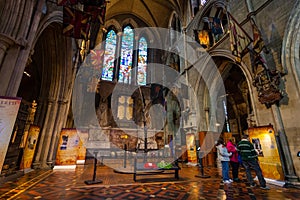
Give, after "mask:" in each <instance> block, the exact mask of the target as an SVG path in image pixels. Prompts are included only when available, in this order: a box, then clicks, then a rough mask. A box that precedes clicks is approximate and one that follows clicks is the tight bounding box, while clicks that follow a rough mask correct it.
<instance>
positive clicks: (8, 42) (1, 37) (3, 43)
mask: <svg viewBox="0 0 300 200" xmlns="http://www.w3.org/2000/svg"><path fill="white" fill-rule="evenodd" d="M14 44H17V41H16V40H15V39H14V38H12V37H10V36H8V35H5V34H3V33H0V49H2V50H3V51H6V50H7V49H8V47H10V46H12V45H14Z"/></svg>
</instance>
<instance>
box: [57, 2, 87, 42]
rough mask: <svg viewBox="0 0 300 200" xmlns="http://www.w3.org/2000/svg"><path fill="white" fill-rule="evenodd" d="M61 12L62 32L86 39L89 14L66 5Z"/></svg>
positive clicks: (69, 35)
mask: <svg viewBox="0 0 300 200" xmlns="http://www.w3.org/2000/svg"><path fill="white" fill-rule="evenodd" d="M63 12H64V14H63V34H64V35H65V36H68V37H73V38H75V39H87V36H88V33H89V29H90V24H89V18H90V15H89V14H87V13H84V12H82V11H79V10H76V9H73V8H69V7H66V6H64V8H63Z"/></svg>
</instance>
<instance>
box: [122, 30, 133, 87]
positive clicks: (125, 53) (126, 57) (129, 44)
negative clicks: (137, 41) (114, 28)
mask: <svg viewBox="0 0 300 200" xmlns="http://www.w3.org/2000/svg"><path fill="white" fill-rule="evenodd" d="M133 38H134V33H133V29H132V28H131V27H129V26H127V27H125V28H124V31H123V36H122V43H121V63H120V71H119V82H122V83H131V69H132V55H133Z"/></svg>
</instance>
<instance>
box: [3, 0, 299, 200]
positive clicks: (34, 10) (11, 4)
mask: <svg viewBox="0 0 300 200" xmlns="http://www.w3.org/2000/svg"><path fill="white" fill-rule="evenodd" d="M0 16H1V18H0V24H1V26H0V47H1V48H0V85H1V87H0V128H1V129H0V131H1V133H0V137H1V140H0V158H1V160H0V183H1V182H5V181H7V180H10V179H14V178H16V177H20V176H24V175H25V174H26V173H27V171H39V170H53V169H56V168H57V167H63V166H77V165H80V164H79V161H81V162H83V163H85V164H86V163H90V162H92V161H93V159H95V161H94V162H95V163H97V160H98V162H100V161H101V163H102V164H104V165H106V166H109V167H112V168H114V169H115V170H117V171H122V170H125V171H126V173H127V172H128V170H129V171H130V170H131V169H130V167H131V165H133V168H134V171H133V173H134V174H135V172H136V171H135V170H136V169H138V166H139V164H147V163H148V164H149V163H150V161H151V162H152V163H154V162H156V164H157V163H159V164H162V159H164V161H166V162H168V163H171V164H170V165H171V168H172V167H174V165H173V163H176V164H177V163H178V162H182V163H188V164H191V165H198V164H199V160H201V162H202V161H203V163H202V164H201V165H203V166H204V167H206V168H214V169H215V168H216V169H217V168H218V159H217V156H216V155H217V153H216V149H215V147H214V146H215V141H217V140H218V138H220V137H221V138H223V139H224V140H225V141H227V140H228V139H229V138H231V137H234V138H235V139H236V141H240V140H241V138H242V136H243V135H244V134H248V135H249V136H250V138H251V141H252V142H257V146H255V147H257V148H258V149H259V150H262V152H263V153H262V154H261V155H260V156H259V161H260V165H261V166H262V168H263V173H264V175H265V177H266V178H269V179H270V180H271V181H281V182H283V183H284V185H285V186H292V187H299V185H300V182H299V181H300V178H299V176H300V159H299V155H300V153H299V152H300V149H299V144H298V142H299V141H300V125H299V121H298V119H297V117H296V116H297V115H298V114H300V109H299V107H300V101H299V93H300V70H299V67H300V65H299V63H300V59H299V58H300V50H299V47H300V39H299V38H300V31H299V30H300V29H299V25H300V20H299V18H300V2H299V0H290V1H288V2H287V1H283V0H263V1H262V0H260V1H258V0H243V1H239V0H26V2H25V1H21V0H9V1H8V0H0ZM200 155H201V156H200ZM146 158H147V159H148V162H146ZM154 160H155V161H154ZM133 161H134V162H133ZM158 161H161V162H158ZM136 162H137V163H136ZM126 165H127V167H126ZM166 166H167V164H166ZM177 166H178V165H177ZM148 167H149V166H148ZM125 168H126V169H125ZM165 169H166V168H165ZM179 171H183V168H181V170H179ZM176 173H178V170H177V171H176V170H175V177H176ZM179 173H180V172H179ZM184 173H187V172H184ZM177 176H178V174H177ZM9 177H12V178H9ZM177 178H178V177H177ZM0 197H1V196H0ZM24 198H25V197H24ZM183 199H184V198H183ZM233 199H234V198H233Z"/></svg>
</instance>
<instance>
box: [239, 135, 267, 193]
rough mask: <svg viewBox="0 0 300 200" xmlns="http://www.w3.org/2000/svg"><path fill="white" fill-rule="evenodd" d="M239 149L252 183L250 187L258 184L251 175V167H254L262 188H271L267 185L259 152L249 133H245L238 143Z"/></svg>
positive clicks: (248, 177)
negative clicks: (258, 157)
mask: <svg viewBox="0 0 300 200" xmlns="http://www.w3.org/2000/svg"><path fill="white" fill-rule="evenodd" d="M237 150H238V151H239V152H240V154H241V156H242V160H243V162H242V165H243V166H244V167H245V170H246V175H247V179H248V181H249V183H250V187H255V186H256V184H255V182H254V180H253V177H252V175H251V168H252V169H254V171H255V173H256V175H257V178H258V181H259V184H260V188H261V189H264V190H269V189H270V188H269V187H267V185H266V180H265V178H264V176H263V174H262V171H261V168H260V166H259V163H258V159H257V152H256V151H255V149H254V146H253V144H252V143H251V142H250V141H249V136H248V135H243V137H242V140H241V141H240V142H239V143H238V145H237Z"/></svg>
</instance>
